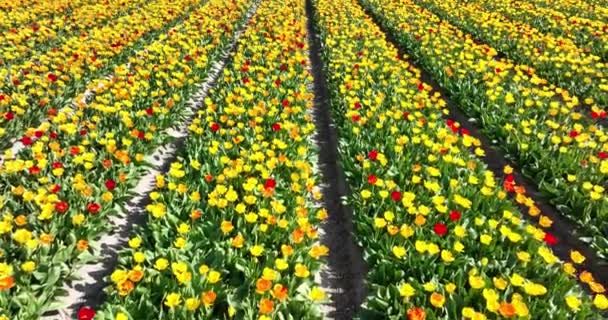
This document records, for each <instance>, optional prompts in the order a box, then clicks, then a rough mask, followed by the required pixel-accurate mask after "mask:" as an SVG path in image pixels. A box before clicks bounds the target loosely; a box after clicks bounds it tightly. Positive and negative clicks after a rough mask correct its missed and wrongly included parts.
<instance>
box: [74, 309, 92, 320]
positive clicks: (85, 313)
mask: <svg viewBox="0 0 608 320" xmlns="http://www.w3.org/2000/svg"><path fill="white" fill-rule="evenodd" d="M93 318H95V309H93V308H91V307H82V308H80V310H78V320H92V319H93Z"/></svg>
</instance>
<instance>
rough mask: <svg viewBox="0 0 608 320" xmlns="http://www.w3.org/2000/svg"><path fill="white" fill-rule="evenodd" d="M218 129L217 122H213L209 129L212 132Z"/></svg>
mask: <svg viewBox="0 0 608 320" xmlns="http://www.w3.org/2000/svg"><path fill="white" fill-rule="evenodd" d="M218 130H220V125H219V124H217V123H213V124H212V125H211V131H213V132H217V131H218Z"/></svg>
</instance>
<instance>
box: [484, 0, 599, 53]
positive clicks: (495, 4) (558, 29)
mask: <svg viewBox="0 0 608 320" xmlns="http://www.w3.org/2000/svg"><path fill="white" fill-rule="evenodd" d="M475 3H477V4H479V5H481V6H482V8H483V9H484V10H486V11H494V12H499V13H500V14H504V15H505V16H507V17H509V18H511V19H515V20H520V21H522V22H524V23H527V24H530V25H531V26H533V27H535V28H537V29H538V30H540V31H541V32H544V33H551V34H553V35H555V36H558V37H560V36H561V37H565V38H568V39H570V40H572V41H574V43H576V44H577V45H578V46H579V47H581V48H583V49H584V50H585V52H591V53H593V54H595V55H596V56H599V57H600V58H602V60H603V61H608V47H607V46H606V43H607V42H608V24H606V22H602V21H597V20H590V19H585V18H582V17H578V16H572V17H568V16H567V15H566V14H564V13H562V12H559V11H557V10H555V9H552V8H545V7H541V6H537V5H534V4H533V3H530V2H522V1H496V0H480V1H475Z"/></svg>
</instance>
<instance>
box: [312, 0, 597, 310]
mask: <svg viewBox="0 0 608 320" xmlns="http://www.w3.org/2000/svg"><path fill="white" fill-rule="evenodd" d="M315 2H316V3H317V11H318V12H317V15H316V19H317V26H318V29H319V33H320V35H321V39H322V42H323V44H324V52H323V53H324V58H325V59H324V60H325V63H326V70H325V73H326V75H327V76H328V82H329V87H330V92H331V94H332V97H331V108H332V110H333V111H334V115H335V119H336V123H337V125H338V128H339V130H338V132H339V133H338V135H339V136H340V144H339V145H340V154H341V163H342V166H343V167H344V170H345V172H346V176H347V177H348V181H349V184H350V185H351V187H352V195H351V196H349V197H348V200H347V201H348V204H349V205H350V207H351V208H352V209H353V211H354V221H355V227H356V232H355V233H356V237H357V239H358V240H359V243H360V245H361V247H362V249H363V251H364V257H365V259H366V262H367V264H368V267H369V270H370V271H369V274H368V276H367V279H368V289H369V296H368V299H367V301H366V303H365V304H364V306H363V310H362V315H361V317H362V318H382V319H486V318H492V319H494V318H516V317H520V318H542V317H544V316H545V315H551V318H553V319H599V318H601V316H600V311H599V310H598V309H606V308H608V299H606V296H605V295H603V294H597V295H596V296H595V297H592V296H590V295H588V294H586V293H585V292H584V291H583V289H582V288H581V287H579V286H578V285H577V282H576V279H575V278H574V276H575V273H576V267H575V265H574V264H575V263H580V262H581V260H580V259H578V258H579V257H580V253H578V252H573V256H574V257H576V258H577V259H576V261H574V262H571V263H567V264H563V263H562V262H560V261H558V258H557V257H556V256H555V255H554V254H553V253H552V250H551V248H550V245H551V244H553V240H554V239H553V236H552V235H550V234H547V233H545V232H543V231H542V230H541V229H539V228H537V227H535V226H533V225H530V224H527V223H526V222H525V221H524V220H523V219H522V214H521V213H520V212H519V211H518V209H517V207H516V206H515V205H514V204H513V203H511V202H510V201H509V200H508V199H507V193H506V192H505V190H503V186H502V184H501V183H499V182H497V181H496V179H495V177H494V176H493V174H492V172H491V171H489V170H487V169H486V168H485V165H484V164H483V161H482V160H481V159H480V158H483V156H484V153H483V150H482V149H481V148H479V145H480V143H479V141H478V140H477V139H476V138H475V137H472V136H470V134H469V132H467V131H466V130H464V129H463V128H461V127H460V125H459V124H458V123H457V122H454V121H453V120H451V119H450V115H449V112H448V110H447V108H446V102H445V101H444V100H443V99H442V98H441V97H440V95H439V94H438V93H437V92H433V90H432V88H431V87H430V86H429V85H427V84H425V83H424V82H423V81H422V80H421V73H420V70H418V69H416V68H414V67H412V66H411V65H410V64H409V63H408V62H407V60H406V59H407V57H400V56H399V54H398V52H397V50H396V49H395V48H394V47H393V46H392V45H390V44H389V43H388V42H387V41H386V40H385V36H384V34H383V33H382V32H381V31H380V29H379V28H378V26H376V25H375V24H373V23H372V22H371V20H370V19H369V17H368V16H366V14H365V13H364V11H363V9H362V8H361V7H360V6H359V5H358V4H357V1H356V0H341V1H335V0H334V1H329V0H318V1H315ZM366 3H367V4H368V6H369V7H370V8H371V7H376V8H378V12H382V13H383V14H386V19H387V21H391V19H393V18H401V17H404V18H407V20H405V21H408V22H409V23H412V24H413V26H412V27H415V26H416V24H417V22H414V21H415V20H416V19H420V20H422V19H426V18H427V17H425V16H422V15H420V10H412V8H411V7H408V6H404V5H403V1H399V0H393V1H379V0H378V1H374V0H369V1H366ZM389 13H390V14H389ZM410 15H411V16H410ZM416 17H419V18H416ZM405 21H404V24H405ZM393 23H394V22H393ZM428 23H429V24H433V27H432V30H430V31H428V32H429V33H430V32H431V31H432V32H433V34H434V33H435V30H436V28H437V27H439V29H442V28H443V26H442V25H440V26H438V25H437V23H436V22H434V21H433V20H430V21H429V22H428ZM394 25H398V24H394ZM429 28H431V27H429ZM426 30H428V29H425V31H426ZM414 34H417V32H415V33H414ZM421 36H422V35H421ZM423 37H426V36H423ZM423 41H424V40H423ZM458 43H459V42H458ZM450 45H452V46H457V45H458V44H457V42H456V41H453V43H451V44H450ZM435 47H436V48H443V47H437V43H436V42H435ZM438 50H439V49H438ZM438 53H439V52H438ZM439 57H443V58H445V59H449V55H441V54H439ZM454 67H456V66H454ZM455 72H458V71H455ZM506 170H507V171H508V170H510V168H506ZM545 243H546V244H545ZM583 278H584V279H585V280H586V281H587V282H589V283H592V284H591V286H592V287H593V289H594V290H598V291H603V287H602V286H601V284H599V283H595V282H594V281H593V277H592V276H591V275H590V274H589V273H584V276H583ZM594 305H595V306H594Z"/></svg>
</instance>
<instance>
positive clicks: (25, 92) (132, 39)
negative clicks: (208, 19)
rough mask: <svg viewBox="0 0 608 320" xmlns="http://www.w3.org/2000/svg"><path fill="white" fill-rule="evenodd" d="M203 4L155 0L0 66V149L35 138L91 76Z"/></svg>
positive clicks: (195, 0)
mask: <svg viewBox="0 0 608 320" xmlns="http://www.w3.org/2000/svg"><path fill="white" fill-rule="evenodd" d="M202 3H204V1H201V0H154V1H151V2H149V3H147V4H146V5H144V6H143V7H141V8H140V10H137V11H135V12H133V14H132V15H126V16H122V17H120V18H118V19H117V20H115V21H113V23H112V24H110V25H104V26H100V27H99V28H95V29H91V30H88V32H87V33H86V34H79V35H74V36H73V37H70V38H68V39H66V40H65V41H64V42H63V44H62V45H61V47H60V48H58V49H57V50H53V49H51V50H47V51H40V52H33V53H32V55H31V57H30V58H29V59H27V60H26V61H23V62H20V63H17V64H15V65H9V66H4V67H2V68H0V138H1V140H0V148H3V147H7V146H8V145H9V144H10V143H11V142H12V141H11V140H12V138H22V139H25V140H26V141H27V140H28V139H35V135H34V133H35V131H36V130H39V128H37V126H39V125H40V124H41V123H42V122H43V120H44V119H46V118H47V117H51V118H52V117H54V116H55V115H56V114H57V112H58V109H61V108H63V107H65V106H66V105H69V101H70V98H71V97H73V96H74V95H75V94H76V93H77V92H79V91H80V90H82V88H83V87H85V86H86V85H87V84H88V83H90V81H91V80H93V79H96V78H98V77H101V76H105V73H107V72H110V71H111V69H112V68H113V66H114V65H115V64H119V63H122V62H123V61H121V60H125V59H127V58H129V57H133V54H134V52H135V51H136V50H138V49H140V48H141V47H142V46H143V45H145V44H146V43H148V42H149V41H150V40H152V39H154V38H155V37H156V36H157V35H158V34H159V33H160V32H162V31H163V30H167V29H168V28H170V27H171V26H172V25H174V24H176V23H179V22H180V21H182V20H183V19H184V17H185V15H187V13H188V12H189V11H191V10H192V9H194V8H197V7H199V6H200V5H201V4H202Z"/></svg>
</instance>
